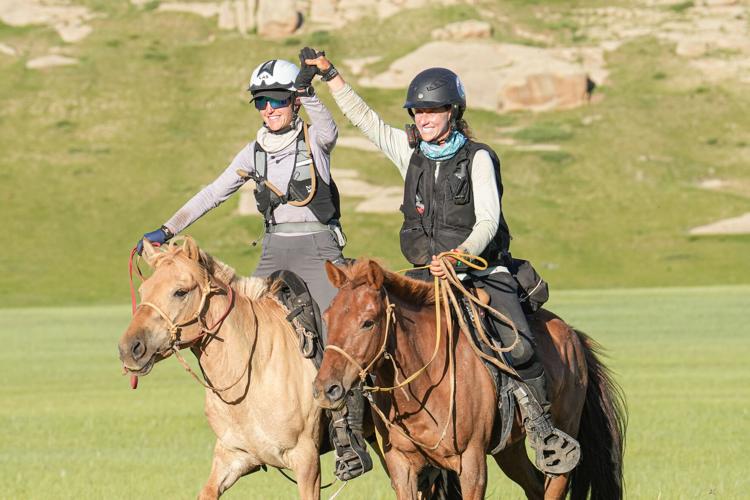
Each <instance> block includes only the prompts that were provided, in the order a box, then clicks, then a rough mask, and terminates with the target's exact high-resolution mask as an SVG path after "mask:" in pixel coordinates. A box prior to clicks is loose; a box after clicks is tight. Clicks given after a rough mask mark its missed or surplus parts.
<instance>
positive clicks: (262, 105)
mask: <svg viewBox="0 0 750 500" xmlns="http://www.w3.org/2000/svg"><path fill="white" fill-rule="evenodd" d="M253 102H254V103H255V109H257V110H261V109H266V104H270V105H271V108H273V109H279V108H285V107H287V106H289V105H290V104H291V103H292V98H291V97H287V98H286V99H272V98H271V97H265V96H262V97H258V98H257V99H255V101H253Z"/></svg>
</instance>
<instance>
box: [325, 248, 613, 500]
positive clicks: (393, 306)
mask: <svg viewBox="0 0 750 500" xmlns="http://www.w3.org/2000/svg"><path fill="white" fill-rule="evenodd" d="M327 271H328V277H329V279H330V280H331V282H332V283H333V284H334V285H335V286H336V287H337V288H338V289H339V292H338V294H337V296H336V298H335V299H334V301H333V303H332V304H331V307H330V308H329V309H328V311H327V312H326V320H327V324H328V346H329V348H328V350H326V353H325V356H324V357H323V364H322V366H321V368H320V370H319V372H318V376H317V378H316V379H315V387H314V390H313V394H314V396H315V398H316V400H317V401H318V402H319V404H320V405H321V406H323V407H336V406H338V405H340V404H341V398H342V396H341V395H342V394H346V392H347V391H348V390H349V389H350V388H351V387H352V385H354V384H356V383H357V382H358V381H359V380H360V379H362V378H364V375H365V373H366V372H369V374H370V375H373V376H374V380H375V384H376V385H377V386H381V387H385V386H398V385H401V386H402V387H401V388H398V389H395V390H392V391H390V392H377V391H375V392H373V393H372V399H371V403H374V405H375V408H373V411H374V412H376V413H378V415H377V416H374V417H373V418H374V419H375V425H376V427H377V430H378V432H379V433H380V435H381V436H382V437H383V452H384V454H385V461H386V463H387V466H388V470H389V471H390V475H391V484H392V486H393V489H394V490H395V491H396V495H397V497H398V498H399V499H407V498H408V499H413V498H416V496H417V482H416V478H417V476H418V474H419V473H420V471H422V470H423V469H424V468H425V467H426V466H428V465H434V466H437V467H441V468H443V469H448V470H450V471H454V472H455V473H456V474H457V475H458V478H459V481H460V487H461V492H462V494H463V497H464V498H469V499H481V498H484V494H485V490H486V481H487V469H486V468H487V465H486V460H485V455H486V454H487V453H488V451H489V450H491V449H492V448H493V447H494V446H495V444H497V442H498V440H499V436H498V434H499V432H498V428H499V422H497V421H499V420H500V419H499V418H498V419H496V418H495V415H496V403H495V402H496V394H495V388H494V384H493V382H492V379H491V378H490V375H489V372H488V370H487V369H486V367H485V366H484V365H483V362H482V361H480V358H479V356H478V355H477V354H475V352H474V351H473V349H472V347H471V345H470V344H469V342H470V341H469V339H468V335H467V334H466V333H465V332H461V331H458V329H453V330H454V331H450V330H449V329H448V328H447V327H446V326H445V325H446V321H447V318H446V317H445V315H443V316H442V321H441V323H442V325H443V326H442V332H441V335H440V337H437V335H436V323H437V318H436V316H435V311H434V302H435V297H434V292H433V287H432V285H431V284H428V283H424V282H420V281H416V280H412V279H409V278H406V277H403V276H401V275H399V274H396V273H392V272H388V271H386V270H384V269H382V268H381V267H380V266H379V265H378V264H376V263H375V262H372V261H369V260H362V261H359V262H356V263H355V264H353V265H350V266H347V267H342V268H339V267H336V266H334V265H332V264H330V263H328V264H327ZM530 326H531V327H532V328H534V330H535V332H537V333H536V338H537V343H538V345H537V349H538V354H539V355H540V356H541V358H542V360H543V362H544V367H545V369H546V372H547V376H548V378H549V394H550V397H551V401H552V409H551V411H552V416H553V419H554V421H555V423H556V425H557V426H558V427H559V428H560V430H562V431H564V432H567V433H568V434H570V435H571V436H574V437H577V438H578V440H579V442H580V444H581V454H582V461H581V463H580V464H579V466H578V467H577V468H576V469H574V471H573V472H572V473H569V474H564V475H560V476H556V477H548V478H545V476H544V475H543V474H542V473H541V472H539V471H538V470H537V469H536V468H535V467H534V466H533V464H532V463H531V461H530V460H529V458H528V456H527V454H526V450H525V446H524V439H525V431H524V427H523V425H522V424H521V421H520V416H519V415H518V414H516V419H515V422H514V424H513V429H512V431H511V434H510V438H509V440H508V443H507V445H506V446H505V448H504V449H503V450H502V451H501V452H499V453H498V454H496V455H495V456H494V457H493V458H494V459H495V461H496V462H497V463H498V465H500V467H501V468H502V470H503V471H504V472H505V473H506V475H508V476H509V477H510V478H511V479H512V480H514V481H515V482H517V483H518V484H519V485H520V486H521V487H522V488H523V489H524V492H525V493H526V495H527V497H529V498H564V497H565V496H566V494H567V493H568V491H570V492H571V494H572V497H573V498H581V499H585V498H587V496H588V495H590V496H591V498H596V499H619V498H621V497H622V453H623V439H624V427H625V423H624V419H625V412H624V406H623V400H622V396H621V392H620V390H619V388H618V387H617V386H616V385H615V384H614V382H613V381H612V379H611V377H610V375H609V373H608V371H607V369H606V367H605V366H604V365H603V364H602V363H601V362H600V361H599V360H598V358H597V355H596V352H597V349H598V346H597V344H595V343H594V341H592V340H591V339H589V338H588V337H587V336H586V335H584V334H583V333H581V332H578V331H576V330H573V329H571V328H570V327H569V326H568V325H566V324H565V322H563V321H562V320H561V319H560V318H558V317H557V316H555V315H554V314H552V313H551V312H548V311H545V310H541V311H539V312H538V313H537V314H536V315H535V316H534V317H533V318H532V319H531V325H530ZM437 338H439V339H440V340H439V342H440V344H438V345H437V346H436V339H437ZM330 346H334V347H330ZM434 352H437V354H436V355H435V357H434V359H433V361H432V362H431V363H430V362H429V361H430V359H432V356H433V353H434ZM419 370H422V372H421V373H420V374H419V375H418V376H417V377H416V378H412V380H411V381H409V382H408V384H406V385H405V386H404V383H405V382H407V381H408V380H409V379H408V378H407V377H409V378H411V376H413V374H416V373H417V372H418V371H419ZM365 390H367V388H365ZM569 476H571V477H569ZM569 479H572V480H571V481H570V483H569Z"/></svg>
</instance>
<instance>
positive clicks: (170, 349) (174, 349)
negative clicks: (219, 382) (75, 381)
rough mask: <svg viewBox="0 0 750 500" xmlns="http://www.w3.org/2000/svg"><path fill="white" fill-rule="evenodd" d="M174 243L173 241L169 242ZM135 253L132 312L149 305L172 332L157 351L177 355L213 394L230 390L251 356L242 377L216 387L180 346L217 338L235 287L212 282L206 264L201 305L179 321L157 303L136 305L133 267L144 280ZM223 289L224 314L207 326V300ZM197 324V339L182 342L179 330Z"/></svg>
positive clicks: (134, 385)
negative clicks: (198, 370) (199, 373)
mask: <svg viewBox="0 0 750 500" xmlns="http://www.w3.org/2000/svg"><path fill="white" fill-rule="evenodd" d="M170 244H173V243H170ZM135 254H136V249H135V248H133V250H132V251H131V252H130V261H129V263H128V271H129V274H130V292H131V301H132V308H133V315H135V312H136V310H137V309H138V307H140V306H146V307H150V308H151V309H153V310H154V311H156V312H157V313H158V314H159V316H161V318H162V320H163V321H164V322H165V323H166V324H167V331H169V345H168V346H167V347H166V348H164V349H162V350H160V351H158V352H157V353H156V354H157V355H159V356H161V357H162V358H166V357H168V356H169V355H170V354H174V355H175V357H176V358H177V360H178V361H179V362H180V364H181V365H182V366H183V367H184V368H185V370H186V371H187V372H188V373H190V375H192V376H193V378H194V379H195V380H196V381H198V382H199V383H200V384H201V385H202V386H203V387H205V388H206V389H210V390H212V391H213V392H214V393H219V392H224V391H226V390H228V389H231V388H232V387H234V386H235V385H237V384H238V383H239V381H240V380H242V378H243V377H244V376H245V373H247V371H248V369H249V367H250V361H249V358H248V363H247V365H246V366H245V369H244V370H243V372H242V373H241V374H240V376H239V377H238V378H237V380H236V381H234V382H233V383H232V384H230V385H228V386H226V387H221V388H217V387H214V386H213V385H212V384H211V383H210V382H206V381H204V380H205V375H204V377H203V378H204V380H201V379H200V378H198V376H197V375H196V374H195V372H193V370H192V368H190V365H189V364H188V363H187V362H186V361H185V359H184V358H183V357H182V355H181V354H180V349H181V348H183V347H188V346H192V345H195V344H196V343H199V342H201V341H203V340H204V339H205V338H206V337H208V338H215V335H216V332H218V331H219V328H221V326H222V325H223V324H224V320H225V319H226V318H227V316H229V313H230V312H231V311H232V309H233V308H234V303H235V302H234V289H233V288H232V287H231V286H230V285H228V284H226V283H223V282H221V280H219V279H218V278H216V277H215V276H214V277H213V279H214V280H216V281H217V282H218V283H219V284H220V286H216V285H213V284H212V283H211V277H210V276H209V275H208V271H207V270H206V268H205V267H201V271H202V278H203V279H202V283H201V284H200V286H199V288H200V290H201V299H200V303H199V304H198V307H197V308H196V310H195V313H193V315H192V316H190V317H189V318H188V319H186V320H184V321H180V322H179V323H177V322H176V321H175V320H173V319H172V318H170V317H169V315H167V313H165V312H164V310H163V309H162V308H160V307H159V306H157V305H156V304H154V303H153V302H148V301H146V302H141V303H140V304H137V305H136V297H135V286H134V285H133V267H135V269H136V271H137V273H138V276H139V277H140V278H141V280H144V278H143V274H142V273H141V270H140V268H139V267H138V265H137V263H136V264H135V265H134V264H133V262H134V256H135ZM220 292H224V293H225V294H226V295H227V299H228V300H227V308H226V310H225V311H224V313H223V314H222V315H221V316H220V317H219V318H218V319H217V320H216V321H215V322H214V324H213V325H211V326H208V325H207V324H206V318H205V311H206V305H207V303H208V298H209V297H210V296H211V295H213V294H218V293H220ZM194 323H197V324H198V325H199V326H200V329H201V333H200V334H199V335H197V336H196V337H195V338H193V339H191V340H189V341H187V342H182V340H181V339H180V333H181V332H182V330H183V328H184V327H186V326H189V325H192V324H194ZM198 366H200V359H199V360H198ZM201 372H203V367H202V366H201ZM131 387H132V388H133V389H135V388H137V387H138V378H137V375H132V378H131Z"/></svg>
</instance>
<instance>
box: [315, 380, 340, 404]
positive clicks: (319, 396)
mask: <svg viewBox="0 0 750 500" xmlns="http://www.w3.org/2000/svg"><path fill="white" fill-rule="evenodd" d="M313 398H314V399H315V402H316V403H317V404H318V406H320V407H321V408H325V409H326V410H340V409H341V408H342V407H343V406H344V404H346V390H345V389H344V386H343V385H342V384H341V383H340V382H337V381H330V382H325V383H323V382H320V381H316V382H315V383H314V384H313Z"/></svg>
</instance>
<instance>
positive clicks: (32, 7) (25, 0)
mask: <svg viewBox="0 0 750 500" xmlns="http://www.w3.org/2000/svg"><path fill="white" fill-rule="evenodd" d="M95 17H96V16H95V15H94V14H93V13H91V11H89V9H87V8H86V7H82V6H76V5H71V4H70V2H68V1H66V0H58V1H49V0H47V1H45V0H0V21H2V22H3V23H5V24H7V25H10V26H28V25H34V24H43V25H47V26H50V27H52V28H53V29H54V30H55V31H57V33H58V34H59V35H60V38H62V39H63V41H65V42H67V43H75V42H78V41H80V40H83V39H84V38H86V37H87V36H88V35H89V34H90V33H91V31H92V28H91V26H89V25H88V24H86V23H87V22H88V21H90V20H92V19H94V18H95Z"/></svg>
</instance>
